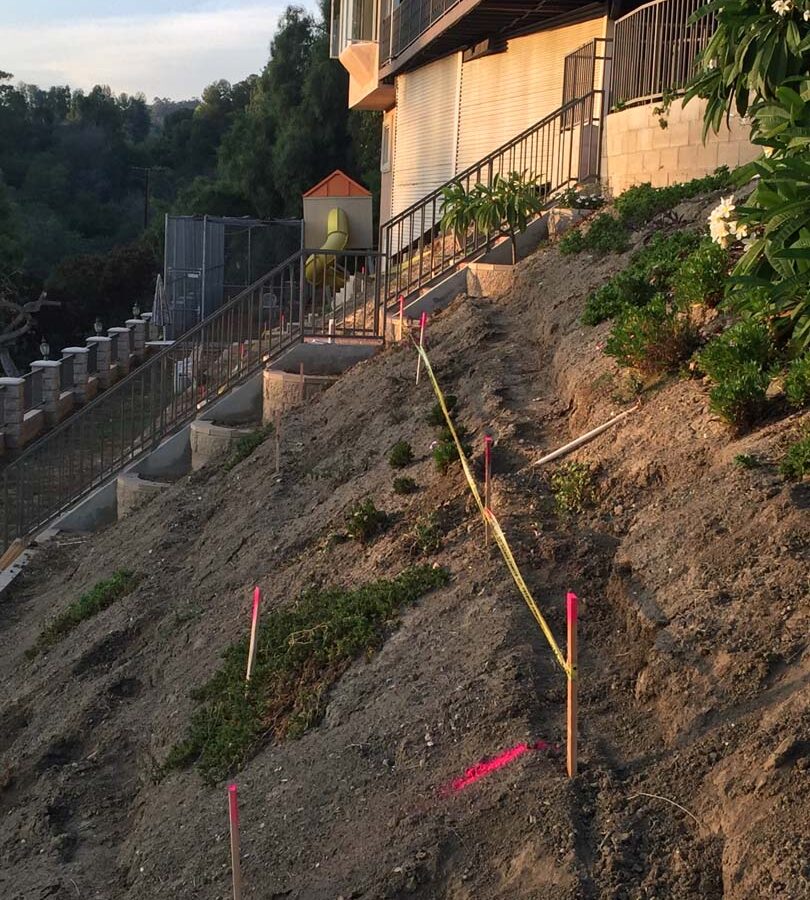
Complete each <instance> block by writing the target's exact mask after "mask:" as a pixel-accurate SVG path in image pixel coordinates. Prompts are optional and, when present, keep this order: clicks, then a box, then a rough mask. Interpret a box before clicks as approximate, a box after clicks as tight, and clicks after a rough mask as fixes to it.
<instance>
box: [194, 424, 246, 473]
mask: <svg viewBox="0 0 810 900" xmlns="http://www.w3.org/2000/svg"><path fill="white" fill-rule="evenodd" d="M257 427H258V425H257V424H254V425H248V426H238V425H215V424H214V423H213V422H208V421H206V420H205V419H197V420H195V421H194V422H192V423H191V426H190V430H189V440H190V443H191V468H192V469H193V470H194V471H196V470H197V469H201V468H202V467H203V466H204V465H206V463H209V462H211V461H212V460H215V459H218V458H219V457H221V456H224V455H225V453H227V452H228V450H230V448H231V446H232V445H233V444H235V443H236V442H237V441H238V440H239V438H242V437H245V436H247V435H249V434H252V433H253V432H254V431H255V430H256V428H257Z"/></svg>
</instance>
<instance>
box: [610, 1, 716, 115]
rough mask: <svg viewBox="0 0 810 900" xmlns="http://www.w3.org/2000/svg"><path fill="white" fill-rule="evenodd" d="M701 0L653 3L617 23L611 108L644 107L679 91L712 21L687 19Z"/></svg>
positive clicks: (705, 41)
mask: <svg viewBox="0 0 810 900" xmlns="http://www.w3.org/2000/svg"><path fill="white" fill-rule="evenodd" d="M704 5H705V0H654V2H652V3H647V4H646V5H644V6H642V7H640V8H639V9H637V10H635V11H634V12H632V13H630V14H629V15H626V16H624V17H623V18H621V19H619V20H618V21H617V22H616V26H615V30H614V32H613V87H612V91H611V98H610V102H611V108H613V109H615V108H617V107H618V108H620V109H621V108H623V107H626V106H631V105H633V104H637V103H647V102H649V101H651V100H656V99H658V98H660V97H662V96H663V95H664V94H665V93H668V92H673V93H677V92H678V91H681V90H683V89H684V88H685V87H686V85H687V84H688V82H689V80H690V78H691V77H692V75H693V73H694V71H695V62H696V60H697V57H698V55H699V54H700V53H702V52H703V50H705V49H706V46H707V45H708V43H709V40H710V39H711V37H712V34H713V33H714V30H715V27H716V20H715V18H714V16H713V15H709V16H704V17H703V18H702V19H700V20H699V21H698V22H696V23H695V24H693V25H690V24H689V19H690V17H691V15H692V14H693V13H694V12H696V11H697V10H698V9H700V8H701V7H702V6H704Z"/></svg>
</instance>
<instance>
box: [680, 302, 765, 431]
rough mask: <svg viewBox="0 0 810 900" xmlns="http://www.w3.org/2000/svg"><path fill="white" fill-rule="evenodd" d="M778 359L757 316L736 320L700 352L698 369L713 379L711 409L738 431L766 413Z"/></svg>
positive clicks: (710, 398) (747, 427)
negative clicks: (767, 394) (772, 377)
mask: <svg viewBox="0 0 810 900" xmlns="http://www.w3.org/2000/svg"><path fill="white" fill-rule="evenodd" d="M776 359H777V351H776V346H775V344H774V341H773V337H772V335H771V333H770V331H769V329H768V328H767V326H766V325H764V324H763V323H762V322H759V321H756V320H754V319H742V320H741V321H739V322H737V323H735V324H734V325H732V326H731V327H730V328H728V329H727V330H726V331H724V332H723V334H721V335H718V336H717V337H716V338H714V339H713V340H711V341H709V343H708V344H707V345H706V346H705V347H704V349H703V350H702V351H701V352H700V353H699V354H697V357H696V362H697V365H698V368H699V369H700V370H701V371H702V372H704V373H705V374H706V375H708V376H709V378H710V379H711V380H712V381H713V382H714V387H712V389H711V391H710V392H709V406H710V408H711V409H712V410H713V411H714V412H716V413H717V414H718V415H719V416H720V417H721V418H722V419H724V420H725V421H726V422H727V423H728V424H729V425H731V427H732V428H734V430H735V431H737V432H738V433H742V432H744V431H746V430H747V429H749V428H751V426H752V425H754V424H755V423H756V422H757V421H758V420H759V419H761V418H762V416H763V415H764V413H765V410H766V408H767V398H766V393H767V390H768V385H769V384H770V381H771V375H772V372H773V367H774V365H775V363H776Z"/></svg>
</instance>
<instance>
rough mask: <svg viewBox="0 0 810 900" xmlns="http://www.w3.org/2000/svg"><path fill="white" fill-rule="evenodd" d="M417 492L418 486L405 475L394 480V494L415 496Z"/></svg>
mask: <svg viewBox="0 0 810 900" xmlns="http://www.w3.org/2000/svg"><path fill="white" fill-rule="evenodd" d="M418 490H419V485H418V484H417V483H416V482H415V481H414V480H413V478H408V477H407V476H406V475H401V476H400V477H399V478H395V479H394V493H395V494H415V493H416V492H417V491H418Z"/></svg>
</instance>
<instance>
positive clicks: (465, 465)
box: [413, 341, 575, 679]
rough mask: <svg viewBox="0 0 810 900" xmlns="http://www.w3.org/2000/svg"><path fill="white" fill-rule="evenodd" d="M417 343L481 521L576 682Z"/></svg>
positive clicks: (564, 670)
mask: <svg viewBox="0 0 810 900" xmlns="http://www.w3.org/2000/svg"><path fill="white" fill-rule="evenodd" d="M413 343H414V346H415V347H416V350H417V352H418V353H419V355H420V357H421V358H422V362H423V363H424V364H425V371H426V372H427V373H428V377H429V378H430V381H431V384H432V385H433V390H434V392H435V394H436V397H437V399H438V401H439V406H440V407H441V410H442V413H443V414H444V418H445V420H446V422H447V427H448V428H449V429H450V434H451V435H452V436H453V440H454V441H455V444H456V449H457V450H458V457H459V459H460V460H461V468H462V469H463V470H464V477H465V478H466V479H467V484H468V485H469V486H470V491H471V492H472V495H473V498H474V499H475V502H476V504H477V505H478V511H479V512H480V513H481V518H482V519H483V520H484V522H488V523H489V525H490V527H491V528H492V534H493V536H494V538H495V542H496V543H497V545H498V548H499V549H500V551H501V555H502V556H503V559H504V562H505V563H506V567H507V568H508V569H509V572H510V574H511V575H512V578H513V579H514V581H515V584H516V585H517V588H518V590H519V591H520V594H521V596H522V597H523V599H524V600H525V601H526V605H527V606H528V607H529V609H530V610H531V613H532V615H533V616H534V617H535V619H536V620H537V624H538V625H539V626H540V630H541V631H542V632H543V634H544V635H545V638H546V640H547V641H548V643H549V646H550V647H551V650H552V652H553V653H554V656H555V657H556V659H557V662H558V663H559V664H560V666H561V667H562V670H563V672H565V674H566V677H568V678H569V679H573V678H574V677H575V673H574V672H573V670H572V669H571V667H570V666H569V665H568V663H567V662H566V660H565V657H564V656H563V653H562V651H561V650H560V647H559V644H558V643H557V641H556V640H554V635H553V634H552V632H551V628H550V627H549V624H548V622H546V620H545V618H544V617H543V614H542V613H541V612H540V608H539V607H538V605H537V603H536V602H535V599H534V597H532V593H531V591H530V590H529V586H528V585H527V584H526V581H525V579H524V578H523V576H522V575H521V573H520V569H519V568H518V564H517V561H516V560H515V557H514V555H513V553H512V550H511V548H510V546H509V542H508V541H507V539H506V535H505V534H504V533H503V529H502V528H501V525H500V523H499V522H498V519H497V518H496V517H495V514H494V513H493V512H492V510H491V509H487V508H486V507H485V506H484V502H483V501H482V499H481V494H480V493H479V491H478V486H477V485H476V483H475V478H473V473H472V469H471V468H470V463H469V461H468V460H467V456H466V454H465V453H464V448H463V447H462V446H461V441H460V440H459V437H458V434H457V432H456V429H455V426H454V425H453V419H452V416H451V415H450V410H449V409H448V408H447V403H446V402H445V399H444V394H443V393H442V389H441V387H439V382H438V381H437V380H436V374H435V373H434V371H433V367H432V366H431V364H430V360H429V359H428V355H427V353H426V352H425V349H424V347H420V346H419V344H418V343H416V341H414V342H413Z"/></svg>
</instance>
